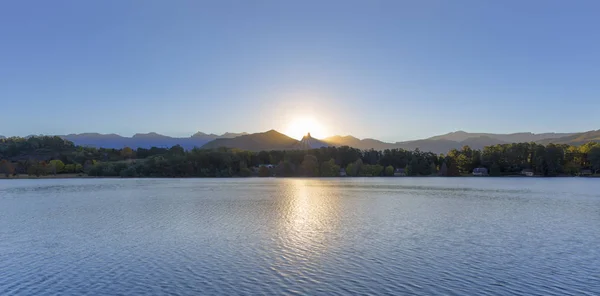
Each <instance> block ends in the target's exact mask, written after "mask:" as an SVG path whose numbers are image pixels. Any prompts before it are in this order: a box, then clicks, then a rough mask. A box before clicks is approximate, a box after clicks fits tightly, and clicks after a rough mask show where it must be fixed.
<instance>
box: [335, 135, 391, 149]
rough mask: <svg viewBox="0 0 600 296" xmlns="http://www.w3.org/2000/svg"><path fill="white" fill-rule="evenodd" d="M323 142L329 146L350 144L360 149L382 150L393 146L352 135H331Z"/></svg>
mask: <svg viewBox="0 0 600 296" xmlns="http://www.w3.org/2000/svg"><path fill="white" fill-rule="evenodd" d="M323 142H326V143H328V144H329V145H331V146H338V147H340V146H350V147H354V148H358V149H362V150H368V149H375V150H384V149H390V148H393V147H394V143H385V142H382V141H379V140H374V139H362V140H360V139H358V138H355V137H353V136H333V137H329V138H325V139H323Z"/></svg>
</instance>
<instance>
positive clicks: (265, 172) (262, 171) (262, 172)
mask: <svg viewBox="0 0 600 296" xmlns="http://www.w3.org/2000/svg"><path fill="white" fill-rule="evenodd" d="M258 176H259V177H270V176H271V171H270V170H269V168H268V167H266V166H261V167H259V168H258Z"/></svg>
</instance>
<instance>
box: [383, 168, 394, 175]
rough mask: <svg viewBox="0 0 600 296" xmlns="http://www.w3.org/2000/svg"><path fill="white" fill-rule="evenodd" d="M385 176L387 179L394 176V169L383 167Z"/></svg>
mask: <svg viewBox="0 0 600 296" xmlns="http://www.w3.org/2000/svg"><path fill="white" fill-rule="evenodd" d="M385 175H386V176H388V177H391V176H393V175H394V167H393V166H391V165H388V166H386V167H385Z"/></svg>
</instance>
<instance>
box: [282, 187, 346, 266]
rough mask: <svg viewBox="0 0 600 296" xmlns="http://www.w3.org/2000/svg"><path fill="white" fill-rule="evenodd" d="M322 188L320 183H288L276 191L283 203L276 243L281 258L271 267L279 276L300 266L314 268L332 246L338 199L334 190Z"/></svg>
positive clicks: (337, 220) (335, 227)
mask: <svg viewBox="0 0 600 296" xmlns="http://www.w3.org/2000/svg"><path fill="white" fill-rule="evenodd" d="M323 185H324V184H322V181H319V180H308V179H290V180H286V181H285V182H283V184H282V186H281V187H280V188H279V189H280V190H279V191H278V195H279V198H281V199H282V202H283V203H282V208H281V213H280V216H279V220H278V225H277V227H278V231H277V238H276V240H277V242H278V244H279V245H280V248H281V254H282V256H281V258H279V259H278V260H277V265H276V266H274V267H273V268H274V269H275V270H276V271H277V272H278V273H282V274H288V273H289V272H290V271H291V272H293V270H296V271H298V270H299V269H298V267H299V265H300V267H301V266H302V265H306V266H305V267H306V268H314V265H315V264H318V263H319V260H318V259H319V257H320V256H321V255H322V254H323V253H324V252H326V251H327V250H328V249H329V248H331V247H332V246H333V245H335V241H336V237H337V233H336V229H337V227H338V224H339V198H340V196H339V191H338V190H337V188H336V187H331V186H323ZM286 270H287V272H286ZM300 270H301V269H300Z"/></svg>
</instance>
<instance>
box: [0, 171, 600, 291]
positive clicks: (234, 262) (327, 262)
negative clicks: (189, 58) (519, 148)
mask: <svg viewBox="0 0 600 296" xmlns="http://www.w3.org/2000/svg"><path fill="white" fill-rule="evenodd" d="M56 294H64V295H83V294H88V295H116V294H123V295H134V294H154V295H157V294H171V295H209V294H226V295H236V294H304V295H319V294H321V295H336V294H338V295H342V294H400V295H515V294H517V295H600V181H599V180H597V179H583V178H555V179H543V178H531V179H528V178H366V179H258V178H251V179H140V180H134V179H66V180H0V295H56Z"/></svg>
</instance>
